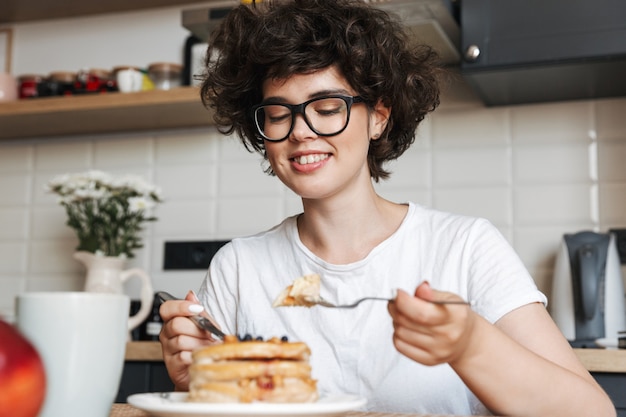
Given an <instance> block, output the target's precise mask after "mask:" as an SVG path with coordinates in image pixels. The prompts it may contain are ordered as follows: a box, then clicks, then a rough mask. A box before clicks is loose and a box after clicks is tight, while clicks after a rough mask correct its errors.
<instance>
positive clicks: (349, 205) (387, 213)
mask: <svg viewBox="0 0 626 417" xmlns="http://www.w3.org/2000/svg"><path fill="white" fill-rule="evenodd" d="M303 205H304V213H303V214H302V215H301V216H300V217H299V218H298V233H299V236H300V240H301V241H302V243H303V244H304V245H305V246H306V247H307V248H308V249H309V250H310V251H311V252H313V253H314V254H316V255H317V256H319V257H320V258H322V259H324V260H325V261H327V262H330V263H333V264H337V265H342V264H348V263H353V262H357V261H359V260H361V259H363V258H365V257H366V256H367V255H368V254H369V253H370V252H371V251H372V249H374V248H375V247H376V246H378V245H379V244H380V243H381V242H383V241H384V240H385V239H387V238H389V236H391V235H392V234H393V233H394V232H395V231H396V230H398V228H399V227H400V224H402V221H403V220H404V218H405V216H406V213H407V210H408V206H407V205H401V204H396V203H392V202H390V201H388V200H385V199H383V198H382V197H380V196H379V195H378V194H376V193H375V192H374V190H373V188H372V191H371V192H370V193H368V194H367V195H363V196H360V197H357V198H356V199H355V198H354V197H350V198H343V199H341V200H340V201H337V199H335V200H334V201H328V200H324V201H319V200H314V201H310V200H304V201H303Z"/></svg>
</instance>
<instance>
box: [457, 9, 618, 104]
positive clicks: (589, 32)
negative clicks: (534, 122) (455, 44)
mask: <svg viewBox="0 0 626 417" xmlns="http://www.w3.org/2000/svg"><path fill="white" fill-rule="evenodd" d="M460 19H461V38H462V40H461V45H462V46H461V49H462V53H463V54H464V56H463V62H462V63H461V72H462V74H463V76H464V78H465V79H466V80H467V81H468V82H469V84H471V85H472V86H473V87H474V88H475V89H476V90H477V92H478V94H479V95H480V96H481V97H482V99H483V100H484V101H485V103H486V104H487V105H502V104H518V103H531V102H545V101H556V100H574V99H592V98H601V97H617V96H626V77H624V76H623V74H625V73H626V42H624V39H626V2H624V1H623V0H595V1H588V0H551V1H544V0H463V2H462V3H461V12H460Z"/></svg>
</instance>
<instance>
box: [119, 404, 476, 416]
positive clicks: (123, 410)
mask: <svg viewBox="0 0 626 417" xmlns="http://www.w3.org/2000/svg"><path fill="white" fill-rule="evenodd" d="M149 416H150V414H148V413H146V412H145V411H142V410H139V409H137V408H135V407H133V406H132V405H128V404H113V408H112V409H111V414H110V415H109V417H149ZM342 416H344V417H444V416H443V415H441V414H396V413H366V412H360V411H352V412H348V413H345V414H342ZM475 417H476V416H475Z"/></svg>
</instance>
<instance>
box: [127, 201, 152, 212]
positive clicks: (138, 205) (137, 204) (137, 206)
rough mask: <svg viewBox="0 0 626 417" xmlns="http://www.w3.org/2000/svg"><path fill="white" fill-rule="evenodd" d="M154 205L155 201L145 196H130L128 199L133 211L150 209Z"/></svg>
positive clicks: (129, 206)
mask: <svg viewBox="0 0 626 417" xmlns="http://www.w3.org/2000/svg"><path fill="white" fill-rule="evenodd" d="M152 207H154V203H153V202H152V201H150V200H147V199H145V198H144V197H130V198H129V199H128V208H129V209H130V211H131V212H132V213H137V212H138V211H145V210H149V209H151V208H152Z"/></svg>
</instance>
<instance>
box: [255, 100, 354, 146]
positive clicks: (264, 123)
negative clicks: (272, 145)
mask: <svg viewBox="0 0 626 417" xmlns="http://www.w3.org/2000/svg"><path fill="white" fill-rule="evenodd" d="M362 102H363V98H362V97H359V96H341V95H331V96H323V97H316V98H314V99H311V100H309V101H305V102H304V103H302V104H282V103H281V104H278V103H275V104H264V103H261V104H257V105H256V106H254V107H252V115H253V117H254V122H255V124H256V128H257V130H258V132H259V134H260V135H261V136H262V137H263V139H265V140H267V141H270V142H281V141H283V140H285V139H287V138H288V137H289V135H290V134H291V132H292V131H293V127H294V124H295V120H296V115H297V114H301V115H302V117H303V119H304V121H305V122H306V124H307V126H309V128H310V129H311V130H312V131H313V132H315V133H316V134H317V135H319V136H334V135H338V134H339V133H341V132H343V131H344V130H345V128H346V127H347V126H348V122H349V121H350V109H351V108H352V104H354V103H362Z"/></svg>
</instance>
